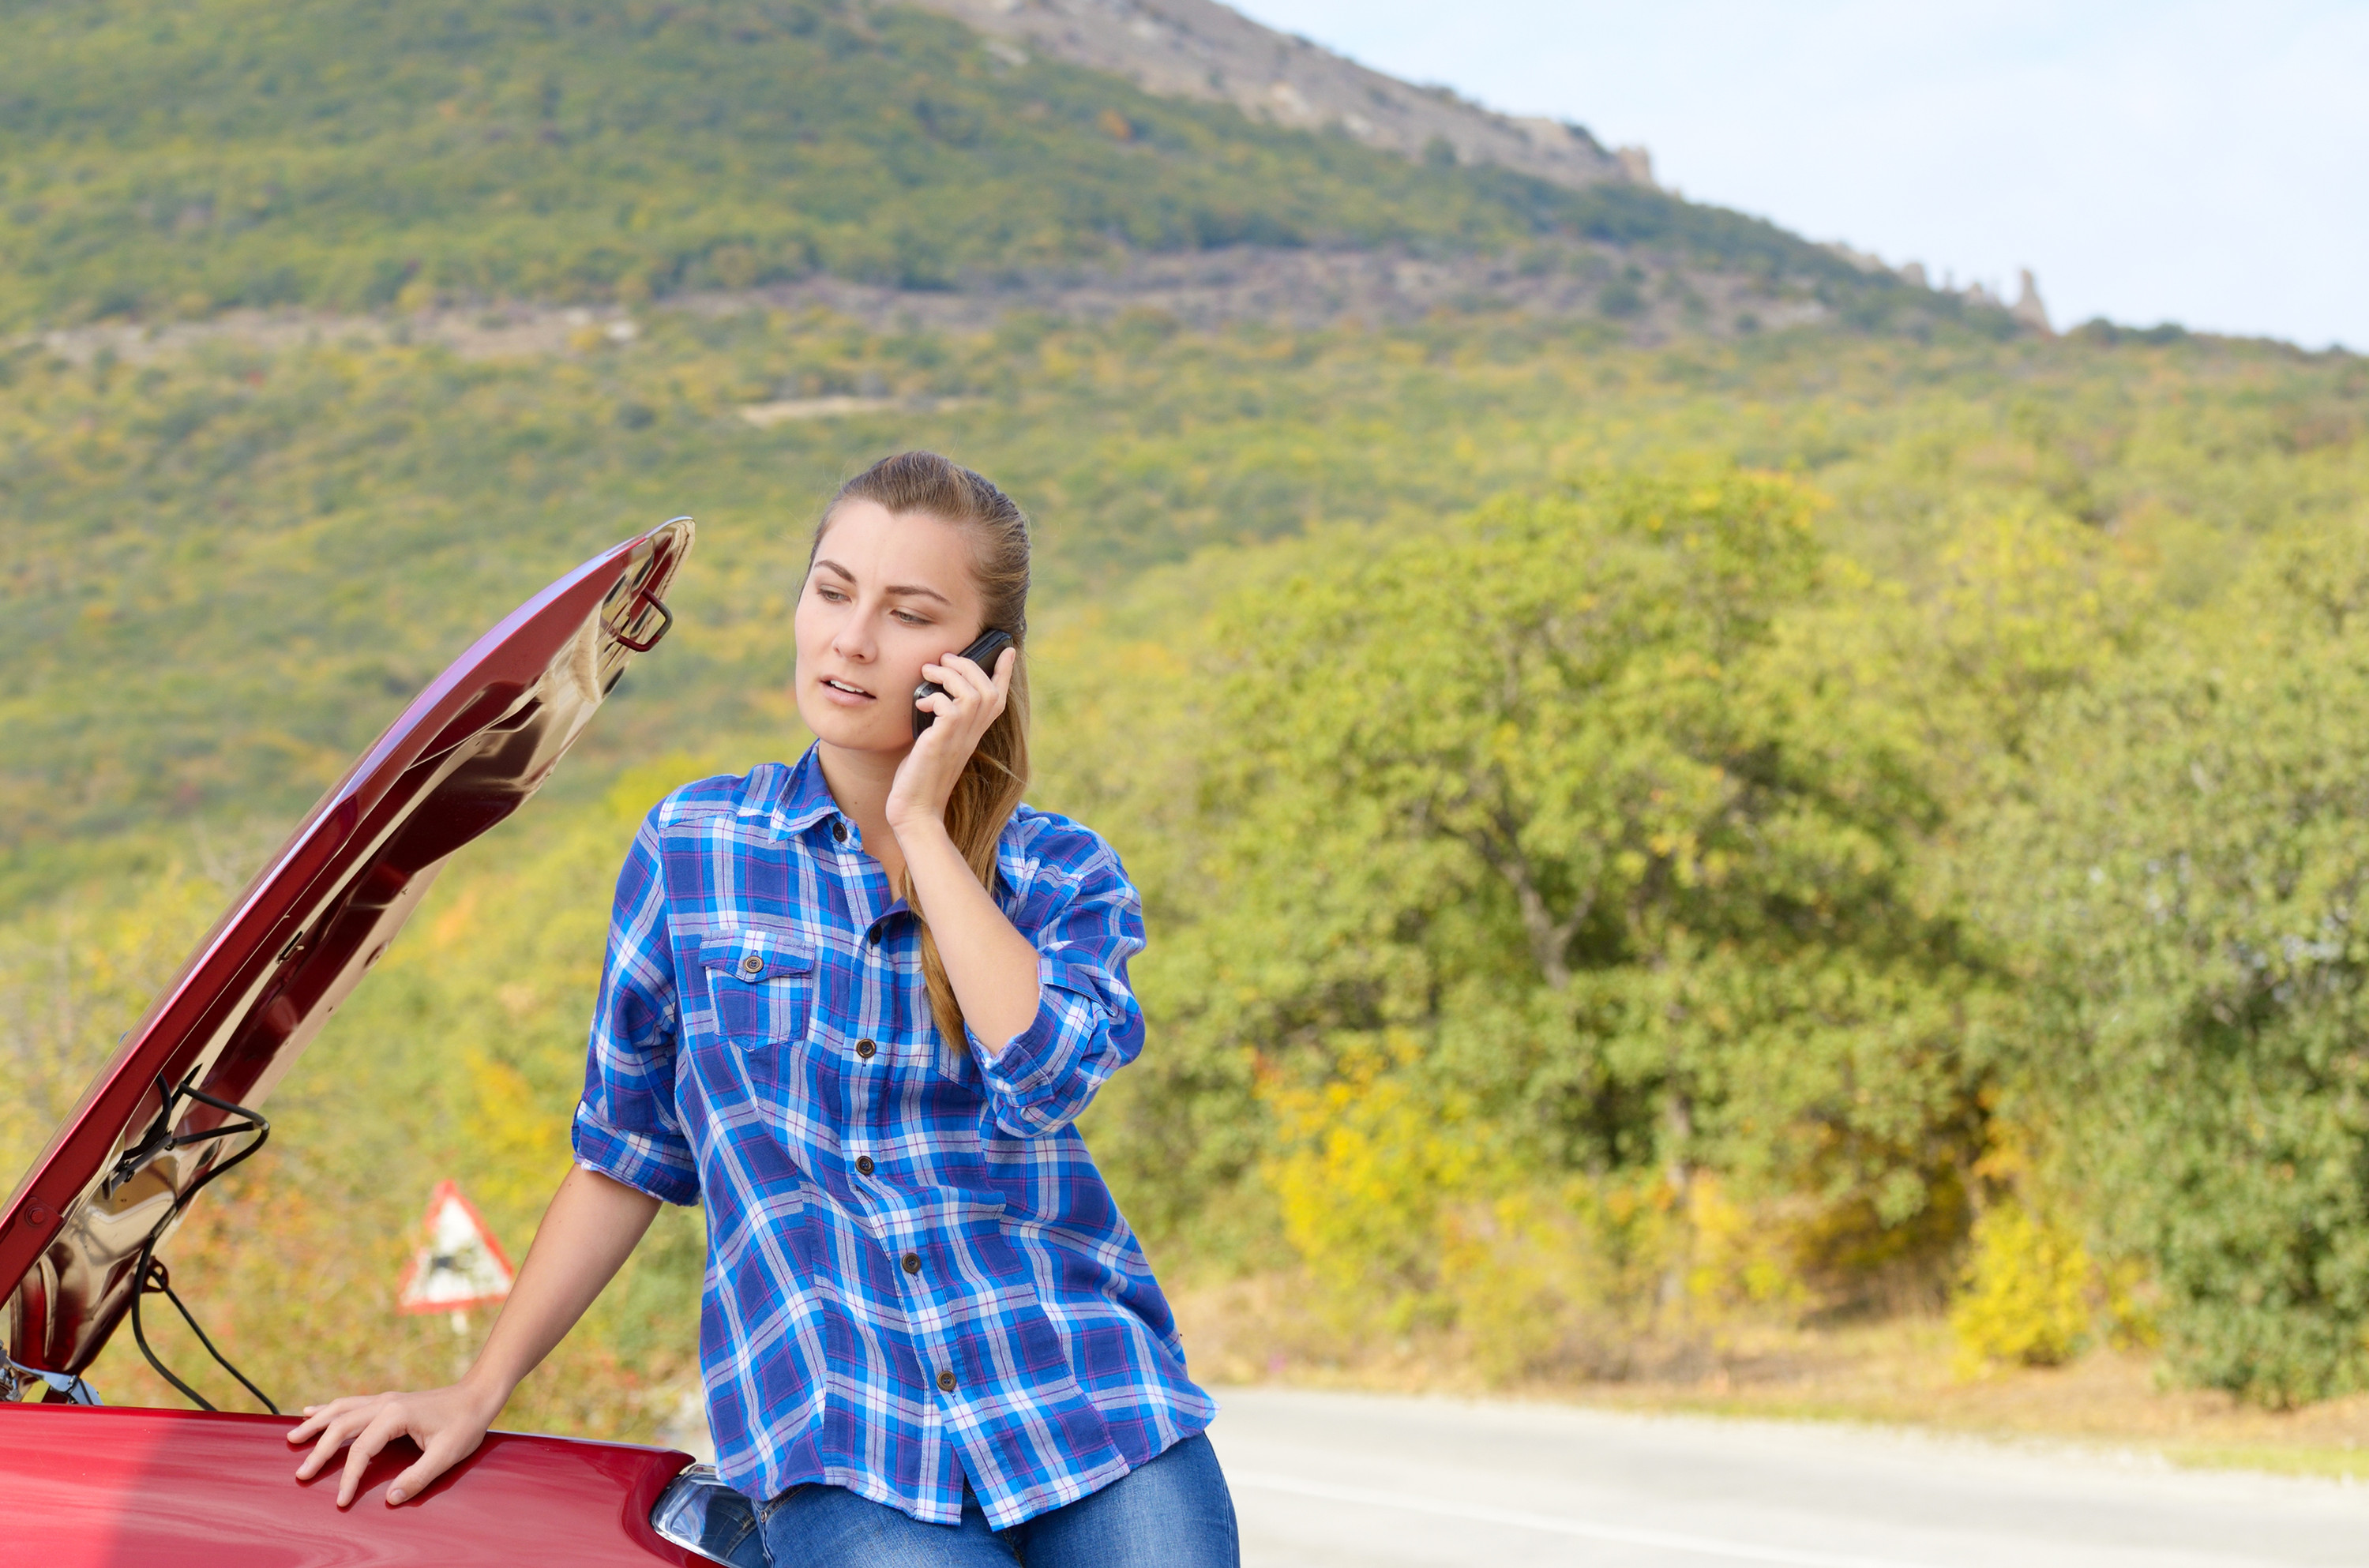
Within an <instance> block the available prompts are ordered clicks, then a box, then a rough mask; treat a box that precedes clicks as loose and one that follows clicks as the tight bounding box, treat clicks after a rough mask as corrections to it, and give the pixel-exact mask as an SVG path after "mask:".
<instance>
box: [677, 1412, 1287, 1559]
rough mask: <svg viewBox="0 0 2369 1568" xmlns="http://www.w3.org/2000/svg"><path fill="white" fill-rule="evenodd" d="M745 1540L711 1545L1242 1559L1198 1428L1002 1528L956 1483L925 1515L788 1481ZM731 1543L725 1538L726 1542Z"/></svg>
mask: <svg viewBox="0 0 2369 1568" xmlns="http://www.w3.org/2000/svg"><path fill="white" fill-rule="evenodd" d="M750 1527H751V1528H750V1533H749V1535H748V1537H747V1539H745V1540H740V1541H735V1542H732V1543H729V1545H727V1543H726V1542H724V1541H721V1540H719V1541H716V1542H715V1545H716V1546H718V1547H724V1548H725V1550H723V1551H716V1553H715V1555H716V1556H718V1557H722V1558H725V1559H727V1561H729V1562H739V1563H747V1564H749V1565H750V1568H756V1564H757V1562H758V1561H759V1560H758V1558H757V1554H756V1553H755V1552H753V1551H749V1550H748V1548H749V1547H751V1546H755V1545H756V1544H757V1543H758V1542H759V1541H761V1542H762V1543H763V1551H764V1561H766V1562H770V1564H771V1568H1013V1565H1014V1564H1022V1565H1024V1568H1242V1546H1241V1541H1240V1539H1239V1538H1238V1536H1237V1534H1236V1531H1235V1528H1234V1500H1233V1496H1232V1494H1230V1493H1229V1492H1228V1491H1227V1490H1226V1478H1225V1475H1224V1473H1223V1472H1222V1471H1219V1469H1218V1455H1217V1451H1216V1450H1215V1449H1213V1448H1210V1447H1209V1439H1208V1438H1207V1437H1203V1436H1192V1437H1187V1438H1185V1439H1184V1441H1183V1442H1181V1443H1178V1444H1177V1445H1175V1446H1174V1447H1173V1448H1170V1449H1168V1450H1167V1451H1166V1452H1165V1453H1163V1454H1162V1455H1161V1456H1160V1457H1159V1458H1157V1459H1153V1460H1151V1461H1150V1463H1148V1464H1143V1465H1139V1466H1137V1467H1136V1468H1135V1469H1134V1470H1131V1471H1128V1472H1127V1474H1125V1475H1123V1476H1121V1477H1119V1478H1118V1479H1117V1480H1116V1481H1114V1482H1111V1483H1110V1484H1109V1485H1108V1486H1105V1487H1104V1488H1103V1489H1102V1490H1101V1491H1099V1492H1095V1493H1092V1494H1088V1495H1086V1496H1084V1497H1081V1498H1079V1499H1078V1500H1077V1501H1076V1502H1074V1503H1070V1504H1066V1505H1063V1506H1061V1507H1059V1508H1056V1509H1054V1510H1053V1511H1052V1512H1051V1513H1048V1514H1039V1515H1037V1516H1036V1517H1035V1518H1033V1519H1030V1520H1028V1521H1026V1522H1025V1523H1023V1524H1018V1525H1014V1526H1013V1527H1012V1528H1010V1529H1008V1530H991V1529H990V1528H987V1515H986V1514H985V1513H984V1512H983V1511H982V1510H981V1509H980V1507H979V1505H978V1498H977V1497H975V1496H973V1495H972V1494H971V1493H970V1489H969V1488H968V1487H965V1488H964V1489H963V1516H962V1523H961V1524H959V1525H925V1524H922V1523H921V1521H919V1520H918V1519H915V1518H913V1517H912V1516H910V1515H907V1514H903V1513H899V1512H898V1510H897V1509H894V1508H891V1507H888V1506H887V1505H884V1504H879V1503H875V1502H873V1501H871V1500H870V1499H869V1498H864V1497H858V1496H857V1495H856V1494H854V1493H853V1492H850V1491H848V1490H847V1489H846V1488H844V1487H839V1486H822V1485H808V1486H793V1487H792V1488H790V1489H789V1490H788V1491H787V1492H784V1493H783V1494H781V1495H780V1496H779V1497H776V1498H774V1499H773V1500H772V1502H770V1503H764V1504H761V1505H758V1507H757V1508H756V1509H755V1511H754V1514H753V1516H752V1517H751V1518H750ZM735 1546H737V1547H738V1548H740V1550H739V1551H733V1550H731V1548H732V1547H735Z"/></svg>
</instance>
